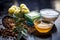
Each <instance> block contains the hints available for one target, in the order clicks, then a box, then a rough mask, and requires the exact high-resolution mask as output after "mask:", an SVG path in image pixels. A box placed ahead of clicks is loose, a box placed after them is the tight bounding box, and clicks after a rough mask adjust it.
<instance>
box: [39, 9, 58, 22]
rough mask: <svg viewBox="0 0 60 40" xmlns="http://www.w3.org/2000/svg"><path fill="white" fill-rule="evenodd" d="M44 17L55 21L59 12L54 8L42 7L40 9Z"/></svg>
mask: <svg viewBox="0 0 60 40" xmlns="http://www.w3.org/2000/svg"><path fill="white" fill-rule="evenodd" d="M40 14H41V16H42V18H43V19H44V20H46V21H54V22H55V20H56V19H57V18H58V17H59V12H58V11H57V10H53V9H42V10H40Z"/></svg>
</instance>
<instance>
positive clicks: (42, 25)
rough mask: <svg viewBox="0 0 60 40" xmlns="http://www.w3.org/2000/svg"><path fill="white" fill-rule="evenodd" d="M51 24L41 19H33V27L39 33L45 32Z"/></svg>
mask: <svg viewBox="0 0 60 40" xmlns="http://www.w3.org/2000/svg"><path fill="white" fill-rule="evenodd" d="M52 26H53V24H52V23H50V22H47V21H46V22H43V21H38V20H37V21H35V22H34V27H35V28H36V30H37V31H39V32H40V33H47V32H49V31H50V30H51V29H52Z"/></svg>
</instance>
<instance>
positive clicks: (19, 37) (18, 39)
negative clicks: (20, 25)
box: [17, 32, 23, 40]
mask: <svg viewBox="0 0 60 40" xmlns="http://www.w3.org/2000/svg"><path fill="white" fill-rule="evenodd" d="M22 36H23V35H22V33H21V32H19V33H18V35H17V40H20V39H21V37H22Z"/></svg>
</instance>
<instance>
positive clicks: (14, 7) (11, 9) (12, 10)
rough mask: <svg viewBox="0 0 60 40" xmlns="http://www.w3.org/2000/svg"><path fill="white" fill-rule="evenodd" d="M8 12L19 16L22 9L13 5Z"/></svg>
mask: <svg viewBox="0 0 60 40" xmlns="http://www.w3.org/2000/svg"><path fill="white" fill-rule="evenodd" d="M8 12H9V13H10V14H13V13H15V14H17V13H19V12H20V8H19V7H18V6H15V5H13V6H11V7H10V8H9V10H8Z"/></svg>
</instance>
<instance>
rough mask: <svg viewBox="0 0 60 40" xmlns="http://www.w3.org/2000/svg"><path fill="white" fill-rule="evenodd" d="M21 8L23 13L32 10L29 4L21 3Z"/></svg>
mask: <svg viewBox="0 0 60 40" xmlns="http://www.w3.org/2000/svg"><path fill="white" fill-rule="evenodd" d="M20 10H21V12H22V13H28V12H30V11H29V9H28V8H27V6H26V5H25V4H21V5H20Z"/></svg>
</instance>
